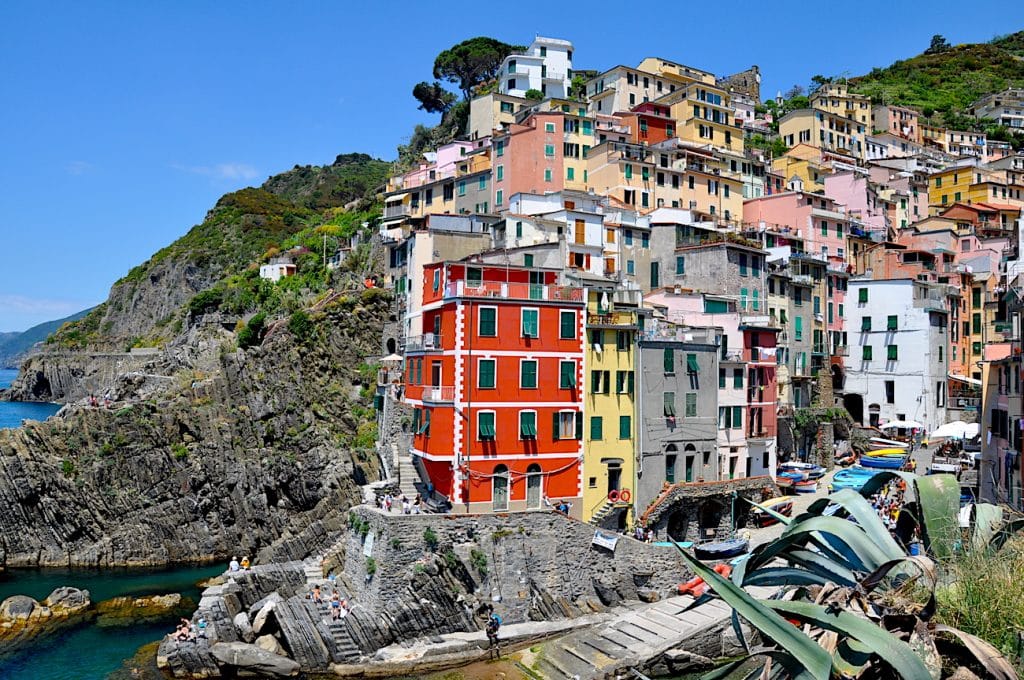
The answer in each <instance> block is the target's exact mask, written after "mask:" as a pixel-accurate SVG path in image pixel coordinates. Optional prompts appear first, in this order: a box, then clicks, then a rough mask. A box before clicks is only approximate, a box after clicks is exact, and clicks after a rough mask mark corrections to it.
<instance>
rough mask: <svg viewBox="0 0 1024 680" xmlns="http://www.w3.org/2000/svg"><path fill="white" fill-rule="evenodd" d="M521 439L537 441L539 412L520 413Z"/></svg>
mask: <svg viewBox="0 0 1024 680" xmlns="http://www.w3.org/2000/svg"><path fill="white" fill-rule="evenodd" d="M519 438H520V439H536V438H537V412H536V411H520V412H519Z"/></svg>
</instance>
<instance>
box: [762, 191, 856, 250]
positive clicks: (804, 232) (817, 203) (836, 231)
mask: <svg viewBox="0 0 1024 680" xmlns="http://www.w3.org/2000/svg"><path fill="white" fill-rule="evenodd" d="M743 222H744V224H747V225H760V224H761V223H764V224H765V226H766V227H768V226H772V225H774V226H776V228H784V227H789V228H790V229H791V230H793V231H795V236H798V237H800V238H802V239H804V244H805V247H806V248H807V253H808V254H812V255H814V256H815V257H823V258H824V259H826V260H828V261H829V262H831V263H834V266H837V267H845V266H846V254H847V253H846V248H847V247H846V238H847V236H848V235H849V233H850V228H851V226H852V224H853V223H852V222H851V220H850V216H849V215H848V214H847V213H846V211H845V208H844V207H843V206H840V205H838V204H837V203H836V202H835V201H834V200H833V199H831V198H829V197H827V196H821V195H820V194H809V193H806V192H803V191H788V192H785V193H781V194H777V195H774V196H765V197H762V198H754V199H750V200H748V201H745V202H744V203H743Z"/></svg>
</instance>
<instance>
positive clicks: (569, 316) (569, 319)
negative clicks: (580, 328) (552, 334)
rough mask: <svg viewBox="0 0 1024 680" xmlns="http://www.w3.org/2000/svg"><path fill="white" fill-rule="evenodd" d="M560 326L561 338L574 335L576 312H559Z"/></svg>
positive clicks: (570, 337)
mask: <svg viewBox="0 0 1024 680" xmlns="http://www.w3.org/2000/svg"><path fill="white" fill-rule="evenodd" d="M559 320H560V321H561V328H560V332H559V337H560V338H562V339H563V340H571V339H573V338H575V337H576V312H565V311H563V312H561V313H560V314H559Z"/></svg>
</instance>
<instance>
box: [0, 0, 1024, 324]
mask: <svg viewBox="0 0 1024 680" xmlns="http://www.w3.org/2000/svg"><path fill="white" fill-rule="evenodd" d="M666 7H667V8H670V9H668V10H667V11H666V13H664V14H661V15H659V13H658V12H657V11H656V10H655V9H654V7H653V6H651V7H647V8H646V9H645V10H643V11H634V10H633V9H631V8H630V6H629V5H628V4H626V5H623V4H622V3H608V4H607V6H602V3H600V2H590V3H554V2H548V3H544V4H536V5H535V4H533V3H500V4H492V5H486V4H484V5H481V4H480V3H478V2H472V3H470V2H466V3H462V2H446V3H444V4H443V5H437V4H435V3H431V2H390V3H378V2H362V3H350V2H313V1H298V2H283V1H282V2H259V1H250V2H231V1H223V2H216V3H213V2H194V1H188V0H183V1H179V2H169V1H165V2H157V1H153V2H148V1H147V2H127V1H122V2H104V1H102V0H99V1H95V2H47V1H46V0H35V1H32V2H22V1H20V0H6V1H5V2H3V3H0V247H2V252H3V253H4V254H5V255H6V257H4V264H3V266H2V267H0V331H10V330H23V329H24V328H27V327H29V326H31V325H33V324H35V323H38V322H41V321H46V320H49V319H53V318H57V317H60V316H64V315H66V314H69V313H72V312H75V311H77V310H79V309H82V308H84V307H87V306H89V305H93V304H96V303H98V302H101V301H102V300H104V299H105V298H106V295H107V291H108V290H109V288H110V285H111V284H112V283H113V282H114V281H115V280H116V279H117V278H119V277H120V276H122V275H123V274H124V273H125V272H127V271H128V269H130V268H131V267H132V266H134V265H135V264H138V263H139V262H141V261H143V260H145V259H146V258H147V257H148V256H149V255H150V254H152V253H153V252H154V251H156V250H158V249H159V248H160V247H162V246H164V245H166V244H167V243H169V242H170V241H172V240H174V239H175V238H177V237H178V236H181V235H182V234H183V233H185V232H186V231H187V230H188V229H189V228H190V227H191V226H192V225H193V224H195V223H197V222H199V221H201V220H202V218H203V215H204V214H205V212H206V210H207V209H209V208H210V207H211V206H212V205H213V203H214V202H215V201H216V200H217V198H218V197H219V196H220V195H222V194H223V193H225V192H228V191H232V190H234V189H238V188H240V187H243V186H249V185H258V184H259V183H261V182H262V181H263V180H265V179H266V178H267V177H268V176H269V175H272V174H274V173H277V172H281V171H283V170H286V169H288V168H290V167H292V166H293V165H296V164H302V165H305V164H319V163H326V162H330V161H331V160H333V159H334V157H335V156H336V155H337V154H339V153H344V152H352V151H362V152H366V153H370V154H373V155H375V156H378V157H382V158H386V159H392V158H394V155H395V151H394V150H395V147H396V145H397V144H399V143H400V142H402V141H403V140H404V139H405V138H406V137H407V136H408V134H409V132H410V131H411V130H412V127H413V126H414V125H415V124H416V123H418V122H423V123H428V124H430V123H432V122H433V121H434V116H429V115H426V114H424V113H422V112H420V111H417V110H416V102H415V101H414V100H413V99H412V97H411V95H410V94H409V93H410V91H411V89H412V86H413V85H414V84H415V83H417V82H418V81H420V80H426V79H429V78H430V71H431V67H432V64H433V59H434V56H435V55H436V54H437V52H439V51H440V50H442V49H444V48H446V47H449V46H450V45H452V44H454V43H456V42H459V41H461V40H464V39H466V38H469V37H472V36H475V35H492V36H494V37H497V38H500V39H502V40H505V41H507V42H518V43H523V44H526V43H528V42H529V41H530V40H531V38H532V37H533V36H534V35H535V34H542V35H549V36H553V37H559V38H567V39H569V40H572V41H573V42H574V43H575V45H576V52H575V62H576V66H577V67H578V68H598V69H603V68H608V67H611V66H614V65H616V64H620V63H622V64H636V63H637V62H639V61H640V60H641V59H642V58H643V57H645V56H649V55H655V56H662V57H665V58H668V59H672V60H675V61H680V62H683V63H686V64H691V65H693V66H695V67H698V68H702V69H706V70H710V71H713V72H715V73H719V74H727V73H733V72H736V71H739V70H743V69H745V68H748V67H749V66H750V65H751V64H758V65H759V66H760V67H761V72H762V74H763V83H762V93H763V94H764V96H771V95H774V94H775V92H776V90H779V89H782V90H785V89H788V88H789V87H790V86H791V85H793V84H794V83H801V84H805V85H806V83H807V82H808V81H809V79H810V77H811V76H812V75H814V74H816V73H822V74H825V75H833V74H839V73H842V72H849V74H850V75H856V74H859V73H863V72H866V71H868V70H870V68H871V67H873V66H884V65H887V64H889V63H890V62H892V61H893V60H895V59H898V58H902V57H907V56H911V55H913V54H916V53H918V52H920V51H921V50H922V49H924V48H925V47H926V46H927V45H928V42H929V39H930V38H931V36H932V35H933V34H935V33H941V34H943V35H945V36H946V37H947V39H948V40H949V41H950V42H953V43H958V42H977V41H983V40H989V39H991V38H992V37H993V36H994V35H995V34H997V33H1006V32H1011V31H1013V30H1018V29H1020V28H1024V9H1022V7H1024V5H1017V4H1016V3H1005V2H999V3H997V2H985V1H982V2H972V3H971V4H970V8H971V11H970V13H969V16H968V15H967V14H965V12H964V11H963V7H964V5H963V4H962V3H954V2H949V1H947V0H937V1H936V2H933V3H930V4H929V6H928V11H926V12H920V11H912V10H910V9H909V6H907V7H908V9H907V11H906V15H905V16H903V17H899V16H896V15H895V14H894V11H895V10H894V8H898V7H899V5H893V4H892V3H891V2H886V3H881V2H877V3H876V2H863V3H861V4H859V5H857V6H856V8H855V9H851V10H850V11H843V12H840V13H838V14H837V13H836V12H834V11H832V10H823V11H820V12H818V11H813V10H811V9H809V8H808V7H807V5H806V4H805V3H802V2H774V3H758V4H756V5H754V6H753V7H755V8H756V9H752V10H751V11H750V12H749V13H744V12H743V11H741V9H740V6H739V5H736V4H733V5H729V6H728V7H726V6H725V5H708V6H707V8H708V9H707V14H708V16H706V17H705V16H702V13H703V10H700V9H699V7H700V5H672V4H671V3H670V4H668V5H666ZM823 7H824V6H823ZM442 8H443V9H442ZM718 8H721V9H723V10H725V11H721V12H720V11H718ZM726 17H733V18H734V19H735V23H733V24H732V25H726V24H725V23H723V22H724V21H725V18H726ZM710 21H714V24H711V23H705V22H710Z"/></svg>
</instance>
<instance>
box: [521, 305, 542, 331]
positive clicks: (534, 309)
mask: <svg viewBox="0 0 1024 680" xmlns="http://www.w3.org/2000/svg"><path fill="white" fill-rule="evenodd" d="M527 312H533V313H534V314H536V315H537V335H527V334H526V330H525V329H524V328H523V321H525V320H526V313H527ZM519 337H521V338H540V307H522V308H520V310H519Z"/></svg>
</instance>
